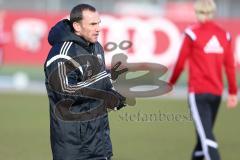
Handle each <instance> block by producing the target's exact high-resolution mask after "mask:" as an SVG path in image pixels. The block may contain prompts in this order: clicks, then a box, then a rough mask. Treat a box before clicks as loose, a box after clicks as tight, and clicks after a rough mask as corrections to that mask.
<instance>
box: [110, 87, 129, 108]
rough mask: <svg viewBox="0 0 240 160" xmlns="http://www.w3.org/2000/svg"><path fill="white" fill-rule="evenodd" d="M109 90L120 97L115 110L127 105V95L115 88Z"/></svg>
mask: <svg viewBox="0 0 240 160" xmlns="http://www.w3.org/2000/svg"><path fill="white" fill-rule="evenodd" d="M109 92H111V93H112V94H114V95H115V96H116V97H117V98H118V105H117V106H115V107H114V108H113V109H114V110H120V109H122V108H123V107H125V106H126V97H124V96H122V95H121V94H120V93H118V92H117V91H115V90H113V89H111V90H110V91H109Z"/></svg>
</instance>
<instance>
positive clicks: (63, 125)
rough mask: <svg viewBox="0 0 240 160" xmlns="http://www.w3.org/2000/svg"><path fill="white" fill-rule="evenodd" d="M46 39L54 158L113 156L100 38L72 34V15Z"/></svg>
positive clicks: (81, 159) (107, 83)
mask: <svg viewBox="0 0 240 160" xmlns="http://www.w3.org/2000/svg"><path fill="white" fill-rule="evenodd" d="M48 41H49V44H51V45H52V48H51V50H50V52H49V54H48V57H47V59H46V62H45V64H44V71H45V76H46V81H45V83H46V88H47V93H48V97H49V103H50V136H51V147H52V153H53V159H54V160H102V159H106V157H111V156H112V144H111V140H110V135H109V122H108V115H107V112H106V107H105V106H104V105H108V104H106V103H105V102H104V101H103V100H102V98H104V97H106V95H105V91H108V90H110V89H111V88H112V85H111V82H110V79H109V76H108V74H107V73H106V69H105V62H104V53H103V48H102V46H101V45H100V44H99V43H98V42H97V43H94V44H92V43H90V44H89V43H87V42H86V41H85V40H84V39H83V38H81V37H79V36H77V35H76V34H74V33H73V30H72V28H71V25H70V22H69V20H62V21H60V22H58V23H57V24H56V25H55V26H54V27H53V28H52V29H51V30H50V32H49V37H48ZM107 97H109V96H107ZM110 97H111V95H110ZM99 106H100V107H99ZM102 106H103V107H102Z"/></svg>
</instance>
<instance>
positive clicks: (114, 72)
mask: <svg viewBox="0 0 240 160" xmlns="http://www.w3.org/2000/svg"><path fill="white" fill-rule="evenodd" d="M121 64H122V63H121V62H120V61H118V62H117V63H116V64H115V65H114V66H113V67H112V68H111V70H110V72H111V79H112V80H114V81H115V80H116V79H117V78H118V76H119V75H120V74H122V73H124V72H127V71H128V68H123V69H119V70H117V69H118V67H120V65H121Z"/></svg>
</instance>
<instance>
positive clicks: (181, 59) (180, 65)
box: [169, 35, 192, 85]
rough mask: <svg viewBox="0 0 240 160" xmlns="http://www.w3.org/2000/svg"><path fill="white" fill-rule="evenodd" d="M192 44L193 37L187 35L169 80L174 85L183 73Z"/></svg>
mask: <svg viewBox="0 0 240 160" xmlns="http://www.w3.org/2000/svg"><path fill="white" fill-rule="evenodd" d="M191 46H192V40H191V38H190V37H189V36H187V35H185V37H184V40H183V43H182V46H181V49H180V52H179V56H178V59H177V62H176V64H175V67H174V69H173V73H172V76H171V77H170V80H169V83H171V84H172V85H174V84H175V83H176V82H177V80H178V78H179V76H180V74H181V73H182V71H183V69H184V65H185V62H186V60H187V58H188V56H189V54H190V52H191Z"/></svg>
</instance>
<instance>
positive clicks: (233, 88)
mask: <svg viewBox="0 0 240 160" xmlns="http://www.w3.org/2000/svg"><path fill="white" fill-rule="evenodd" d="M224 67H225V71H226V75H227V80H228V92H229V94H237V81H236V65H235V60H234V55H233V52H232V49H231V39H230V38H229V40H228V43H227V46H226V49H225V57H224Z"/></svg>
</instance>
